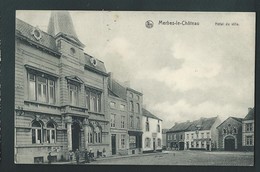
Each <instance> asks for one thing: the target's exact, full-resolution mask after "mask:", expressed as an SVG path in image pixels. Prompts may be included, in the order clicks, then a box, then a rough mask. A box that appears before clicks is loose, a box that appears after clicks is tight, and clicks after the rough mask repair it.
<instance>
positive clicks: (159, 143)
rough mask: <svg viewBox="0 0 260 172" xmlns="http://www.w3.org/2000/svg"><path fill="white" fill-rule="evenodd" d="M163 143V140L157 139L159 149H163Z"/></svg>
mask: <svg viewBox="0 0 260 172" xmlns="http://www.w3.org/2000/svg"><path fill="white" fill-rule="evenodd" d="M161 144H162V141H161V139H157V145H158V147H161V146H162V145H161Z"/></svg>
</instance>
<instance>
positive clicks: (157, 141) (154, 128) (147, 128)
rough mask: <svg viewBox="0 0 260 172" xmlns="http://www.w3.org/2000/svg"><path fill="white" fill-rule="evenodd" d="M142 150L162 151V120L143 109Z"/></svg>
mask: <svg viewBox="0 0 260 172" xmlns="http://www.w3.org/2000/svg"><path fill="white" fill-rule="evenodd" d="M142 128H143V137H142V144H143V145H142V147H143V152H144V153H148V152H154V151H162V120H161V119H160V118H158V117H156V116H155V115H153V114H152V113H151V112H149V111H148V110H146V109H143V120H142Z"/></svg>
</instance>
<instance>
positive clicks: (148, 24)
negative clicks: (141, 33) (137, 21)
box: [145, 20, 153, 29]
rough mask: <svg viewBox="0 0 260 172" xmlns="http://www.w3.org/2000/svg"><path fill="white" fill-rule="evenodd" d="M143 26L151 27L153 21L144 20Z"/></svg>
mask: <svg viewBox="0 0 260 172" xmlns="http://www.w3.org/2000/svg"><path fill="white" fill-rule="evenodd" d="M145 26H146V27H147V28H149V29H150V28H152V27H153V21H152V20H147V21H146V22H145Z"/></svg>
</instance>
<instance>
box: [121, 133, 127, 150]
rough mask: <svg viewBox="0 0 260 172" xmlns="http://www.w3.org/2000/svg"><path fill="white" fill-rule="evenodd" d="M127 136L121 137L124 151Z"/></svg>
mask: <svg viewBox="0 0 260 172" xmlns="http://www.w3.org/2000/svg"><path fill="white" fill-rule="evenodd" d="M125 141H126V136H125V135H124V134H122V135H121V148H122V149H124V148H125V146H126V143H125Z"/></svg>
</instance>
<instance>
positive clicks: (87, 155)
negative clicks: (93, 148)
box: [85, 149, 89, 163]
mask: <svg viewBox="0 0 260 172" xmlns="http://www.w3.org/2000/svg"><path fill="white" fill-rule="evenodd" d="M85 163H89V152H88V149H86V150H85Z"/></svg>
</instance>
